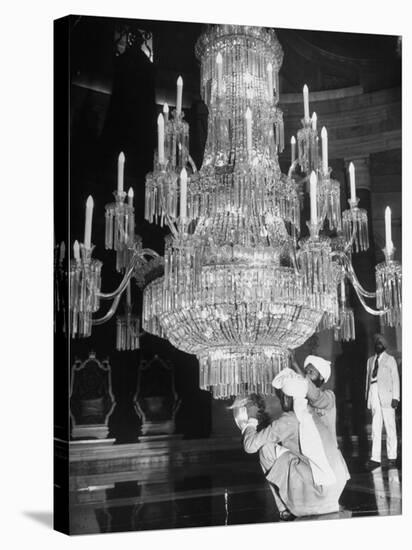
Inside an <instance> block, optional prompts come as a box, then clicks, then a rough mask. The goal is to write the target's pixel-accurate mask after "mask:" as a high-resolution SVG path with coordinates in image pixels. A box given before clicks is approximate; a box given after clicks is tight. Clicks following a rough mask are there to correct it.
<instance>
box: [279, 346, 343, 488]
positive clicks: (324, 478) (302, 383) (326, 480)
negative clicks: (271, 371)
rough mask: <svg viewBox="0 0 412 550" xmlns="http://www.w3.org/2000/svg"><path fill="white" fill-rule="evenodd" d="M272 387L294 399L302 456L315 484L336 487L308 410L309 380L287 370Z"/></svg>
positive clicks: (282, 372) (283, 371)
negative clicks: (309, 468)
mask: <svg viewBox="0 0 412 550" xmlns="http://www.w3.org/2000/svg"><path fill="white" fill-rule="evenodd" d="M310 357H311V356H310ZM318 359H320V357H319V358H318ZM272 386H273V387H275V388H276V389H280V390H282V391H283V393H284V394H285V395H289V396H290V397H293V410H294V412H295V414H296V417H297V419H298V421H299V443H300V448H301V451H302V454H303V455H304V456H306V458H307V459H308V460H309V464H310V467H311V470H312V475H313V480H314V482H315V484H316V485H323V486H327V485H334V484H335V483H336V476H335V474H334V472H333V470H332V468H331V467H330V464H329V462H328V459H327V457H326V454H325V450H324V448H323V443H322V440H321V438H320V435H319V431H318V429H317V427H316V425H315V422H314V420H313V417H312V415H311V414H310V412H309V410H308V401H307V399H306V394H307V391H308V382H307V380H306V379H305V378H303V377H302V376H301V375H300V374H297V373H296V372H294V371H293V370H292V369H290V368H286V369H283V370H282V371H281V372H280V373H279V374H278V375H277V376H276V377H275V378H274V379H273V381H272Z"/></svg>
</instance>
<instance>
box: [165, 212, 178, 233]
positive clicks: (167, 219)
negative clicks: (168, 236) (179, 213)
mask: <svg viewBox="0 0 412 550" xmlns="http://www.w3.org/2000/svg"><path fill="white" fill-rule="evenodd" d="M165 218H166V224H167V227H168V228H169V229H170V231H171V233H172V234H173V237H174V238H175V239H178V238H179V234H178V231H177V229H176V226H175V224H174V223H173V222H172V220H171V219H170V216H169V214H166V216H165Z"/></svg>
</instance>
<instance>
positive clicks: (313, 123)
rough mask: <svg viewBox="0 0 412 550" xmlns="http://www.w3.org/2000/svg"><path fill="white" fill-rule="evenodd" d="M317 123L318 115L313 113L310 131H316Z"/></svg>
mask: <svg viewBox="0 0 412 550" xmlns="http://www.w3.org/2000/svg"><path fill="white" fill-rule="evenodd" d="M317 122H318V115H317V114H316V113H315V112H314V113H313V115H312V130H316V124H317Z"/></svg>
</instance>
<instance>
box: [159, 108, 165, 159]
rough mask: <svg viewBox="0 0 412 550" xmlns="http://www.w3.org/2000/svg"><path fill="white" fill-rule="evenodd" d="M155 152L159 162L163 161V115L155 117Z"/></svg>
mask: <svg viewBox="0 0 412 550" xmlns="http://www.w3.org/2000/svg"><path fill="white" fill-rule="evenodd" d="M157 152H158V159H159V164H164V162H165V121H164V118H163V115H162V114H161V113H160V115H159V116H158V117H157Z"/></svg>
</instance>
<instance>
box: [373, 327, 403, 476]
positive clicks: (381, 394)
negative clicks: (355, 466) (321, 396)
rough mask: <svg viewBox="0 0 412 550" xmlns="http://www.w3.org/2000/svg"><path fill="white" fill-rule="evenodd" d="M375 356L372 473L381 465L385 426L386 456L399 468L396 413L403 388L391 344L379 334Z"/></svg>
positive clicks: (376, 335)
mask: <svg viewBox="0 0 412 550" xmlns="http://www.w3.org/2000/svg"><path fill="white" fill-rule="evenodd" d="M374 342H375V355H373V356H372V357H369V359H368V363H367V367H366V401H367V407H368V409H370V410H371V411H372V456H371V458H370V460H369V461H368V462H367V464H366V467H367V469H368V470H373V469H375V468H378V467H379V466H380V465H381V447H382V424H383V425H384V426H385V431H386V452H387V455H388V460H389V466H395V465H396V458H397V447H398V440H397V436H396V422H395V409H396V408H397V406H398V405H399V399H400V384H399V373H398V366H397V364H396V360H395V358H394V357H393V356H392V355H389V354H388V353H387V352H386V349H387V347H388V344H387V341H386V339H385V338H384V336H382V334H375V336H374Z"/></svg>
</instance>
